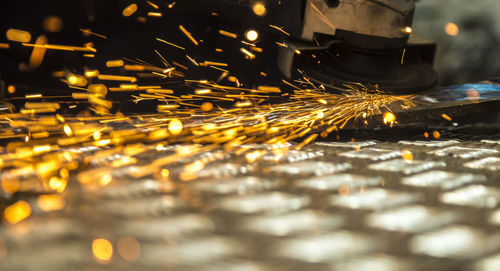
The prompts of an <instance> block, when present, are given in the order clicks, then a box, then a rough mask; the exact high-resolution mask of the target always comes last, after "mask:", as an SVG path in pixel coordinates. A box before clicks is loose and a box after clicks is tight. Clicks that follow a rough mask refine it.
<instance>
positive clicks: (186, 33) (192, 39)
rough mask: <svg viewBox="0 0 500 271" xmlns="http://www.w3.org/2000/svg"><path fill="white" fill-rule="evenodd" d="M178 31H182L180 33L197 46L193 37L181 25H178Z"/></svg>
mask: <svg viewBox="0 0 500 271" xmlns="http://www.w3.org/2000/svg"><path fill="white" fill-rule="evenodd" d="M179 29H180V30H181V31H182V33H184V35H186V37H187V38H188V39H189V40H190V41H191V42H192V43H193V44H194V45H196V46H198V44H199V43H198V41H197V40H196V39H195V38H194V37H193V35H192V34H191V33H190V32H189V31H187V30H186V28H184V26H182V25H179Z"/></svg>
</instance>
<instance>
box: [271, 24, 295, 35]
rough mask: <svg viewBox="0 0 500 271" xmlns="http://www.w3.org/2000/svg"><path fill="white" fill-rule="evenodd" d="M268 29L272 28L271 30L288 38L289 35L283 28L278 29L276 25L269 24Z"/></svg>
mask: <svg viewBox="0 0 500 271" xmlns="http://www.w3.org/2000/svg"><path fill="white" fill-rule="evenodd" d="M269 27H271V28H273V29H276V30H278V31H280V32H281V33H283V34H285V35H287V36H290V33H288V32H286V31H285V30H283V27H279V26H276V25H272V24H270V25H269Z"/></svg>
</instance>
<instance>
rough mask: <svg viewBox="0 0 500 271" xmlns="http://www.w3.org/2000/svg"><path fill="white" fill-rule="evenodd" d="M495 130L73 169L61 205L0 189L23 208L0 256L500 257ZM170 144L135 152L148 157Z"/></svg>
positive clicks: (247, 260) (62, 259) (224, 265)
mask: <svg viewBox="0 0 500 271" xmlns="http://www.w3.org/2000/svg"><path fill="white" fill-rule="evenodd" d="M481 140H483V141H481ZM497 142H498V141H496V139H495V138H491V137H489V138H483V139H481V138H478V139H472V140H469V139H463V138H461V139H458V138H447V139H442V140H421V139H418V140H406V139H405V140H396V141H382V140H378V141H374V140H371V141H361V142H318V143H315V144H312V145H310V146H307V147H306V148H304V149H302V150H297V151H291V152H288V153H287V154H285V155H281V156H279V157H278V158H279V159H277V158H276V156H275V155H273V154H272V152H268V154H267V155H265V156H263V157H262V158H261V159H260V160H257V161H256V162H255V163H251V164H249V163H247V162H246V161H245V158H244V157H242V156H239V155H236V154H228V153H226V152H224V151H222V149H221V150H213V151H211V152H207V153H203V154H202V155H201V156H203V159H205V160H206V161H208V162H207V164H206V165H205V168H203V169H202V170H200V171H199V174H198V175H197V176H196V177H189V176H188V177H186V176H183V175H182V174H183V170H182V169H183V167H184V166H186V165H187V164H189V163H192V162H193V159H182V160H179V161H178V162H177V163H176V165H175V166H174V167H172V168H169V170H170V173H171V175H170V176H169V177H168V180H165V179H162V178H160V177H157V176H145V177H139V178H138V177H137V176H136V175H135V174H134V173H135V172H136V171H135V169H134V167H136V166H138V165H131V166H124V167H119V168H116V169H115V170H114V171H112V172H111V174H112V176H113V178H112V179H113V181H112V182H111V183H109V184H108V185H106V186H105V187H101V188H99V189H93V188H92V186H82V185H80V184H79V183H78V182H76V181H75V180H73V181H72V182H70V184H69V187H68V189H67V191H66V192H65V193H64V199H65V201H66V207H65V208H64V209H63V210H59V211H42V210H41V209H40V204H41V203H40V202H39V200H37V195H39V194H40V191H43V189H42V188H40V191H38V190H36V189H35V190H33V191H23V192H22V193H17V194H15V195H8V193H7V192H6V191H2V193H3V195H4V198H6V199H8V200H14V199H15V200H20V199H23V200H25V201H28V202H29V203H30V204H31V205H32V206H33V215H32V216H31V217H30V218H29V219H27V220H26V221H23V222H21V223H19V224H17V225H6V224H3V225H2V226H1V227H0V259H1V262H0V263H1V268H0V269H1V270H40V267H43V268H42V269H44V268H50V270H74V269H80V270H104V269H105V270H144V269H147V270H222V269H225V270H252V271H253V270H389V271H390V270H427V269H430V270H498V266H499V263H500V260H499V253H500V226H499V225H500V183H499V177H498V173H497V171H498V170H499V169H500V166H499V165H500V162H499V161H500V155H499V154H498V151H500V144H498V143H497ZM177 147H178V146H177ZM248 147H249V148H255V149H266V148H268V147H269V148H268V149H270V146H264V145H249V146H248ZM175 148H176V146H168V147H164V148H162V149H160V150H157V149H153V150H151V151H149V152H146V153H142V154H140V155H139V156H138V157H137V158H138V159H140V161H141V162H140V165H146V164H148V163H149V162H150V161H152V160H153V159H158V158H161V157H162V156H163V155H167V154H169V153H172V152H173V151H174V150H175ZM403 150H404V151H403ZM81 151H83V150H81ZM86 151H88V152H89V153H93V152H95V151H97V150H86ZM408 152H410V153H411V154H412V155H411V157H410V158H409V157H408V156H405V155H404V153H408ZM199 158H200V157H197V159H199ZM404 158H406V160H405V159H404ZM106 159H108V160H109V159H120V157H107V158H106ZM95 168H99V161H92V163H91V167H90V168H89V169H88V171H89V172H92V170H93V169H95ZM96 178H97V177H96ZM23 182H29V178H27V179H22V180H21V186H22V185H23ZM96 238H105V239H106V240H109V241H110V242H111V244H112V245H113V257H112V259H111V260H110V261H109V262H107V263H102V262H99V261H98V260H97V259H95V258H94V256H93V255H92V251H91V246H92V240H94V239H96ZM130 240H132V241H130ZM127 241H128V242H135V243H133V244H135V249H136V250H135V251H127V248H128V249H129V250H130V247H132V248H134V246H131V245H130V244H128V246H123V244H124V242H127ZM2 253H3V254H2ZM134 253H135V254H134ZM131 255H132V256H134V257H132V256H131ZM27 259H29V260H27Z"/></svg>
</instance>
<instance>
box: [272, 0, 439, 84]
mask: <svg viewBox="0 0 500 271" xmlns="http://www.w3.org/2000/svg"><path fill="white" fill-rule="evenodd" d="M414 10H415V2H414V1H413V0H412V1H408V0H367V1H353V0H343V1H340V0H339V1H323V0H308V1H307V3H306V6H305V14H304V22H303V31H302V36H301V39H302V40H307V41H314V43H313V44H307V43H302V42H297V41H290V42H289V43H288V44H289V45H290V46H289V47H288V48H283V49H281V52H280V56H279V61H278V63H279V67H280V70H281V71H282V72H283V73H284V74H285V75H286V76H289V77H290V76H292V73H293V72H294V71H295V70H296V69H300V70H302V72H303V73H304V74H305V75H307V76H308V77H311V78H312V79H313V80H315V81H316V82H318V83H322V84H324V85H326V86H327V87H329V88H330V89H337V90H342V89H343V86H344V85H345V84H349V83H350V82H361V83H364V84H368V85H373V86H374V88H376V89H380V90H382V91H386V92H393V93H401V92H418V91H422V90H426V89H429V88H432V87H434V86H435V85H436V84H437V73H436V72H435V71H434V69H433V68H432V63H433V58H434V51H435V45H433V44H411V45H410V44H408V39H409V36H410V34H411V32H412V28H411V25H412V20H413V13H414ZM318 47H319V48H318ZM297 51H299V52H301V54H300V55H297V54H296V53H297Z"/></svg>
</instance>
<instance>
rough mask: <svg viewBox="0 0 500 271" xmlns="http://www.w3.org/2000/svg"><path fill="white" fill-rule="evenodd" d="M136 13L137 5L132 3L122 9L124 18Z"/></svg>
mask: <svg viewBox="0 0 500 271" xmlns="http://www.w3.org/2000/svg"><path fill="white" fill-rule="evenodd" d="M136 11H137V4H135V3H133V4H130V5H128V6H127V7H126V8H124V9H123V12H122V15H123V16H124V17H130V16H132V14H134V13H135V12H136Z"/></svg>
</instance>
